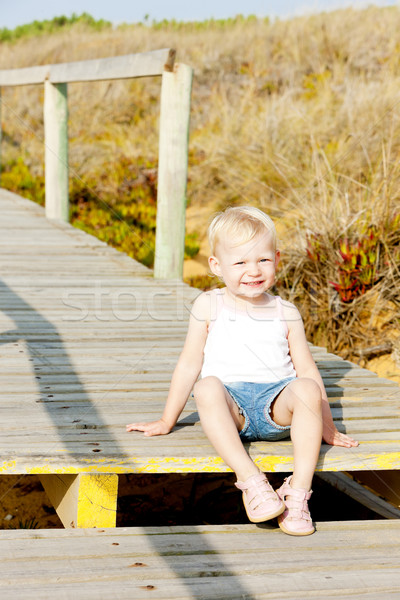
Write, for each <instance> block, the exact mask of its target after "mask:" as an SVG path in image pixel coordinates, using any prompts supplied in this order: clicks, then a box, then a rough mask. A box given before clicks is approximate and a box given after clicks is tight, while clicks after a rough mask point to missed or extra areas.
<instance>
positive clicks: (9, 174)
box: [0, 7, 400, 368]
mask: <svg viewBox="0 0 400 600" xmlns="http://www.w3.org/2000/svg"><path fill="white" fill-rule="evenodd" d="M44 29H45V28H42V30H41V31H40V32H39V33H38V32H36V33H34V34H32V31H30V32H29V34H26V35H23V36H22V37H17V36H14V37H13V36H12V35H10V36H9V39H8V41H7V39H5V38H4V36H3V37H1V36H0V39H3V41H2V42H1V43H0V68H11V67H23V66H29V65H36V64H45V63H49V62H53V63H54V62H64V61H73V60H82V59H90V58H97V57H106V56H110V55H119V54H127V53H130V52H143V51H149V50H155V49H159V48H165V47H174V48H176V49H177V51H178V55H177V56H178V60H179V61H181V62H185V63H187V64H190V65H191V66H193V67H194V70H195V79H194V87H193V101H192V121H191V136H190V156H189V184H188V205H189V206H188V212H187V227H188V233H189V234H191V235H190V237H188V238H187V255H188V256H193V255H195V254H196V252H197V250H198V248H200V252H199V253H198V255H197V256H195V257H194V260H192V261H190V262H189V263H188V265H189V266H190V270H188V271H187V272H188V273H189V274H190V273H195V272H196V273H198V274H200V275H201V274H202V273H205V272H206V270H205V267H204V263H205V255H206V252H207V249H206V245H205V242H204V236H205V231H206V227H207V222H208V219H209V217H210V215H211V214H212V213H213V212H214V211H215V210H218V209H221V208H223V207H225V206H227V205H234V204H243V203H249V204H254V205H256V206H259V207H261V208H262V209H264V210H266V211H267V212H268V213H270V214H271V216H272V217H273V218H275V220H276V222H277V226H278V232H279V234H280V239H281V248H282V255H283V259H282V267H281V271H280V278H279V281H278V291H279V293H280V294H282V295H283V296H285V297H287V298H289V299H291V300H294V301H296V302H297V303H299V305H300V308H301V312H302V314H303V317H304V319H305V324H306V329H307V334H308V336H309V338H310V339H311V340H312V341H313V342H315V343H317V344H323V345H327V346H328V347H329V348H330V349H331V350H334V351H337V352H341V353H342V354H343V355H349V356H351V357H353V358H354V357H357V356H358V355H359V352H360V351H361V350H362V349H364V350H365V348H367V349H368V348H371V347H372V346H378V345H382V344H383V343H385V344H387V343H388V342H390V343H392V344H394V346H393V348H394V350H396V348H398V346H399V344H398V338H397V336H398V333H397V329H398V325H399V317H400V303H399V279H400V278H399V263H400V260H399V259H400V245H399V242H400V231H399V229H400V227H399V225H400V192H399V190H400V118H399V117H400V101H399V90H400V43H399V41H398V31H399V29H400V10H399V9H398V8H397V7H387V8H373V7H372V8H368V9H366V10H363V11H358V10H352V9H346V10H341V11H336V12H334V13H329V14H321V15H315V16H310V17H304V18H295V19H291V20H288V21H282V22H275V23H270V22H268V20H258V19H256V18H247V19H244V18H240V17H238V18H236V19H233V20H229V21H209V22H206V23H199V24H196V23H176V22H171V23H166V22H164V23H156V24H153V25H143V24H137V25H124V26H121V27H118V28H112V27H111V26H110V25H108V24H107V23H104V22H102V23H101V26H100V25H99V26H96V24H93V23H91V22H87V20H86V21H85V19H77V20H76V22H74V23H71V22H67V23H66V24H64V26H58V27H57V29H56V30H52V29H51V27H50V28H48V29H47V30H44ZM159 90H160V80H159V79H157V78H152V79H140V80H135V81H119V82H101V83H93V84H71V85H69V107H70V164H71V199H72V204H73V206H72V218H73V221H74V224H75V225H77V226H80V227H83V228H85V229H86V230H88V231H90V232H93V233H95V234H96V235H98V236H99V237H101V238H102V239H105V240H107V241H108V242H109V243H112V244H113V245H115V246H117V247H119V248H121V249H123V250H124V251H126V252H128V253H129V254H131V255H132V256H135V257H136V258H138V259H139V260H142V261H143V262H145V264H148V265H151V264H152V251H151V247H152V245H153V244H154V227H155V213H156V186H157V136H158V113H159ZM2 97H3V108H2V123H3V136H4V137H3V139H4V141H3V151H2V152H3V158H2V160H3V167H4V170H5V172H4V173H3V175H2V185H3V186H4V187H7V188H9V189H13V190H16V191H18V192H20V193H21V194H22V195H25V196H27V195H28V196H29V195H31V197H33V198H34V199H36V200H39V201H40V200H41V201H43V157H44V152H43V113H42V103H43V90H42V88H41V86H31V87H24V88H10V89H3V92H2ZM132 232H133V233H132ZM140 240H145V242H146V243H145V244H143V243H142V242H141V241H140ZM149 247H150V250H149ZM203 280H204V277H203V278H202V281H203ZM376 352H379V351H375V353H376ZM372 354H373V352H372ZM393 364H394V363H393ZM393 368H395V367H393Z"/></svg>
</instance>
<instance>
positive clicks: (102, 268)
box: [0, 190, 400, 526]
mask: <svg viewBox="0 0 400 600" xmlns="http://www.w3.org/2000/svg"><path fill="white" fill-rule="evenodd" d="M0 291H1V293H0V315H1V317H0V319H1V321H0V326H1V329H0V361H1V363H0V364H1V367H2V368H1V370H0V403H1V415H2V418H1V422H0V453H1V461H0V474H1V473H2V474H32V473H36V474H39V475H40V476H41V478H42V482H43V484H44V486H45V488H46V491H47V492H48V494H49V496H50V497H51V499H52V501H53V503H54V505H55V506H56V507H58V508H60V507H61V508H60V510H61V509H62V508H63V505H68V506H69V500H68V497H69V496H68V495H70V496H71V497H73V498H75V500H76V499H77V498H78V499H79V502H78V503H80V506H81V507H82V510H81V512H80V513H79V514H75V513H74V514H73V515H72V516H71V513H70V512H68V511H69V509H68V510H67V514H66V516H64V517H62V518H63V522H64V523H65V524H67V525H71V524H72V525H75V526H90V525H91V524H100V525H102V526H112V525H113V524H114V523H115V499H116V493H117V489H116V486H117V483H116V480H117V474H118V473H143V472H146V473H167V472H189V471H190V472H200V471H201V472H218V471H219V472H223V471H226V470H227V467H226V466H225V465H224V463H223V462H222V461H221V459H220V458H219V457H218V456H216V455H215V452H214V451H213V449H212V447H211V446H210V444H209V442H208V441H207V439H206V437H205V436H204V434H203V432H202V430H201V427H200V424H199V420H198V416H197V413H196V410H195V406H194V404H193V401H189V402H188V404H187V406H186V408H185V411H184V413H183V414H182V417H181V420H180V422H179V423H178V425H177V427H176V428H175V430H174V431H173V432H172V433H171V434H170V435H168V436H162V437H157V438H145V437H143V435H141V434H139V433H126V432H125V424H126V423H129V422H132V421H134V420H135V421H136V420H147V419H153V418H156V417H157V416H158V415H160V414H161V412H162V408H163V405H164V401H165V397H166V393H167V390H168V384H169V380H170V376H171V373H172V370H173V368H174V365H175V362H176V359H177V357H178V354H179V351H180V348H181V347H182V342H183V340H184V336H185V332H186V323H187V317H188V312H189V309H190V304H191V302H192V301H193V299H194V298H195V297H196V295H197V294H198V291H197V290H194V289H192V288H190V287H188V286H186V285H184V284H183V283H181V282H178V281H170V282H165V281H159V280H154V279H153V277H152V272H151V271H150V270H148V269H147V268H146V267H144V266H142V265H140V264H138V263H137V262H135V261H133V260H132V259H130V258H129V257H127V256H125V255H124V254H122V253H119V252H117V251H116V250H114V249H112V248H110V247H108V246H107V245H105V244H103V243H102V242H100V241H98V240H97V239H95V238H94V237H92V236H89V235H87V234H85V233H83V232H81V231H79V230H78V229H76V228H74V227H72V226H70V225H68V224H64V223H60V222H54V221H48V220H46V219H45V217H44V211H43V209H42V208H41V207H39V206H37V205H35V204H34V203H32V202H30V201H27V200H25V199H22V198H20V197H19V196H16V195H15V194H12V193H10V192H6V191H4V190H2V191H1V192H0ZM313 354H314V356H315V358H316V361H317V363H318V366H319V368H320V370H321V373H322V376H323V378H324V381H325V384H326V387H327V391H328V395H329V399H330V402H331V405H332V409H333V416H334V419H335V421H336V422H337V425H338V428H339V429H340V430H342V431H346V432H347V433H349V434H350V435H354V436H356V437H357V438H358V439H359V440H360V442H361V443H360V446H359V447H358V448H353V449H350V450H349V449H343V448H333V447H328V446H326V445H323V446H322V449H321V454H320V459H319V462H318V466H317V470H319V471H370V470H371V469H373V470H375V471H385V470H397V469H399V468H400V447H399V432H400V388H399V386H398V385H397V384H396V383H394V382H391V381H388V380H385V379H381V378H379V377H377V376H376V375H374V374H373V373H371V372H369V371H367V370H365V369H361V368H360V367H358V366H356V365H354V364H352V363H350V362H348V361H344V360H342V359H340V358H338V357H336V356H334V355H332V354H329V353H327V352H326V351H325V350H324V349H321V348H313ZM249 451H250V454H251V455H252V457H253V458H254V459H255V460H256V461H257V463H258V465H259V466H260V468H261V469H263V470H264V471H266V472H272V471H290V470H291V469H292V445H291V442H289V441H285V442H275V443H273V444H271V443H265V442H257V443H253V444H251V445H250V447H249ZM78 474H82V475H81V476H80V477H77V475H78ZM92 489H95V490H97V491H96V494H99V495H98V501H97V504H98V506H99V507H100V506H101V510H100V508H99V510H100V512H101V511H103V516H102V517H98V516H97V517H95V516H93V515H94V513H95V511H93V496H91V494H92V491H91V490H92ZM93 493H94V492H93ZM396 493H397V492H396ZM96 494H95V495H96ZM87 498H89V499H90V498H92V499H91V500H90V501H88V504H87V505H85V499H87ZM74 510H75V509H74ZM61 512H62V510H61ZM78 512H79V511H78ZM89 513H90V514H89ZM106 514H107V515H108V517H107V518H106V517H105V516H104V515H106Z"/></svg>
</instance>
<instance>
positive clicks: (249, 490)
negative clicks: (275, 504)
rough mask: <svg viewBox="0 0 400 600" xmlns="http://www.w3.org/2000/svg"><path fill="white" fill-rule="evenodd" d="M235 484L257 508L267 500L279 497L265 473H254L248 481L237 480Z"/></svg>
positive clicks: (254, 507) (250, 503)
mask: <svg viewBox="0 0 400 600" xmlns="http://www.w3.org/2000/svg"><path fill="white" fill-rule="evenodd" d="M235 486H236V487H237V488H239V490H242V492H245V494H246V499H247V502H248V504H249V506H250V507H251V508H252V509H256V508H257V507H258V506H260V504H262V503H263V502H265V500H271V499H273V498H274V499H275V498H277V494H276V492H275V491H274V490H273V488H272V487H271V486H270V484H269V483H268V481H267V478H266V476H265V475H264V473H259V474H258V475H252V476H251V477H249V478H248V479H246V481H244V482H242V481H237V482H236V483H235Z"/></svg>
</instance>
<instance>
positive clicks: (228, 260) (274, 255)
mask: <svg viewBox="0 0 400 600" xmlns="http://www.w3.org/2000/svg"><path fill="white" fill-rule="evenodd" d="M278 262H279V251H278V250H275V248H274V245H273V240H272V237H271V234H270V233H269V232H267V231H266V232H265V233H261V234H259V235H258V236H256V237H255V238H253V239H252V240H250V242H246V243H245V244H240V245H239V246H238V245H235V243H234V241H233V243H232V242H231V243H229V241H228V240H224V239H222V240H221V241H219V242H218V244H217V247H216V249H215V256H211V257H210V258H209V264H210V268H211V271H212V272H213V273H214V274H215V275H218V276H219V277H222V279H223V280H224V283H225V285H226V287H227V289H228V291H229V292H230V293H231V294H232V295H233V296H239V297H242V298H244V299H247V300H255V299H257V298H258V297H259V296H261V295H262V294H263V293H264V292H266V291H267V290H268V289H269V288H270V287H271V286H272V285H273V284H274V282H275V271H276V266H277V264H278Z"/></svg>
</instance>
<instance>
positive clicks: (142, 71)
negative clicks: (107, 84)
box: [50, 48, 176, 83]
mask: <svg viewBox="0 0 400 600" xmlns="http://www.w3.org/2000/svg"><path fill="white" fill-rule="evenodd" d="M175 54H176V52H175V50H173V49H171V48H166V49H164V50H155V51H153V52H142V53H139V54H127V55H125V56H113V57H110V58H98V59H94V60H83V61H78V62H72V63H60V64H57V65H51V69H50V81H51V82H52V83H64V82H67V83H71V82H77V81H104V80H106V79H130V78H132V77H151V76H154V75H162V74H163V72H164V71H165V70H166V69H167V70H168V71H171V70H172V69H173V66H174V61H175Z"/></svg>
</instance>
